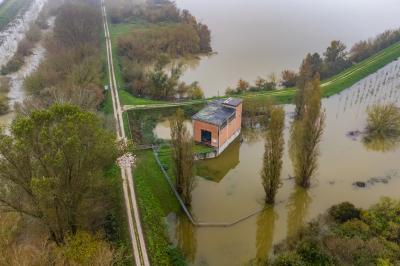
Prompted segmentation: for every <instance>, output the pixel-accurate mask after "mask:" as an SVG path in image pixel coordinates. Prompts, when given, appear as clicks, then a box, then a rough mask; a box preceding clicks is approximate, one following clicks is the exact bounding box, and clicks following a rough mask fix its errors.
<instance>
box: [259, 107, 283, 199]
mask: <svg viewBox="0 0 400 266" xmlns="http://www.w3.org/2000/svg"><path fill="white" fill-rule="evenodd" d="M284 128H285V111H284V109H283V107H276V106H274V107H271V117H270V121H269V124H268V130H267V134H266V137H265V152H264V163H263V169H262V170H261V178H262V183H263V186H264V190H265V194H266V198H265V201H266V203H269V204H274V202H275V195H276V193H277V191H278V188H279V186H280V185H281V180H280V176H281V171H282V155H283V150H284V144H285V140H284V138H283V130H284Z"/></svg>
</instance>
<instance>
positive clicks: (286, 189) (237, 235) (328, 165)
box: [155, 61, 400, 266]
mask: <svg viewBox="0 0 400 266" xmlns="http://www.w3.org/2000/svg"><path fill="white" fill-rule="evenodd" d="M377 103H395V104H396V105H397V106H400V61H395V62H393V63H391V64H389V65H388V66H386V67H384V68H383V69H381V70H379V71H378V72H377V73H375V74H373V75H371V76H369V77H367V78H365V79H364V80H362V81H360V82H358V83H357V84H355V85H354V86H352V87H351V88H349V89H347V90H345V91H343V92H342V93H340V94H338V95H335V96H333V97H331V98H328V99H324V100H323V107H324V108H325V110H326V116H327V119H326V129H325V133H324V136H323V141H322V143H321V146H320V148H321V156H320V160H319V171H318V173H317V175H316V177H315V178H314V179H313V181H312V187H311V189H309V190H308V191H304V190H302V189H299V188H297V187H296V186H295V184H294V181H293V180H291V179H288V177H289V176H290V175H292V174H293V173H292V165H291V162H290V160H289V156H288V152H287V147H286V151H285V156H284V163H283V173H282V179H284V181H283V186H282V188H281V189H280V190H279V193H278V195H277V202H278V203H277V204H276V206H275V207H274V208H273V209H268V210H266V211H264V212H261V213H259V214H257V215H255V216H253V217H251V218H250V219H247V220H246V221H244V222H242V223H239V224H237V225H235V226H232V227H228V228H194V227H193V226H191V225H190V224H189V223H188V221H187V219H185V218H184V217H182V216H179V217H178V218H177V217H176V216H175V215H174V214H171V215H170V216H169V217H168V220H169V223H170V237H171V239H172V240H173V241H174V243H176V244H178V245H179V246H180V247H181V248H182V250H183V251H184V252H185V254H186V257H187V258H188V260H189V261H190V263H191V264H192V265H216V266H217V265H244V264H246V263H249V262H250V261H251V260H254V259H255V258H258V259H260V260H262V259H265V258H266V256H267V254H269V253H270V251H271V247H272V246H273V245H274V244H276V243H278V242H280V241H282V240H283V239H284V238H285V237H286V236H287V235H290V234H293V233H295V232H296V231H297V230H298V228H299V227H300V226H302V225H303V224H305V223H306V222H307V221H309V220H310V219H313V218H315V217H317V216H318V215H319V214H321V213H323V212H325V211H326V210H327V209H328V208H329V207H330V206H332V205H333V204H337V203H340V202H343V201H350V202H352V203H354V204H356V205H357V206H360V207H368V206H370V205H371V204H374V203H376V202H377V201H378V200H379V199H380V198H381V197H382V196H388V197H393V198H399V191H400V164H399V158H400V157H399V156H400V149H399V148H398V146H391V147H389V148H388V147H386V148H385V149H384V150H385V152H382V151H381V149H379V147H378V149H376V148H377V147H375V148H374V146H372V149H371V147H369V146H365V145H364V144H363V142H362V139H361V137H359V138H357V139H355V140H354V139H352V138H349V137H348V136H347V133H348V132H349V131H353V130H363V129H364V127H365V123H366V110H367V109H368V107H369V106H371V105H373V104H377ZM285 109H286V113H287V115H286V124H287V129H286V131H285V139H286V146H287V142H288V137H289V136H288V127H289V125H290V121H291V118H290V117H291V112H292V111H293V109H294V108H293V106H292V105H286V106H285ZM157 128H158V129H157V130H155V132H156V133H157V134H158V130H159V129H160V128H162V134H163V136H168V126H167V124H166V123H164V124H159V126H158V127H157ZM263 152H264V141H263V138H262V136H261V134H260V133H257V132H251V131H249V130H246V129H244V133H243V143H240V142H239V141H237V142H235V143H234V144H232V145H231V146H230V147H229V149H227V150H226V151H225V152H224V153H223V154H222V155H221V157H219V158H217V159H213V160H207V161H204V162H202V163H201V165H200V169H201V171H200V174H201V175H203V177H197V178H196V182H197V185H196V187H195V189H194V191H193V208H192V212H193V214H194V216H195V217H196V219H197V220H198V221H202V222H231V221H233V220H235V219H237V218H239V217H242V216H245V215H247V214H249V213H251V212H253V211H256V210H259V209H262V208H263V207H264V203H263V198H264V192H263V188H262V185H261V179H260V174H259V172H260V169H261V166H262V155H263ZM374 177H382V178H385V179H386V180H387V182H388V183H387V184H385V183H375V184H374V185H369V186H367V188H365V189H360V188H356V187H354V186H353V183H354V182H356V181H363V182H366V181H368V180H369V179H371V178H374Z"/></svg>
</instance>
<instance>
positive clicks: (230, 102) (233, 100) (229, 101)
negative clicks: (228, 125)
mask: <svg viewBox="0 0 400 266" xmlns="http://www.w3.org/2000/svg"><path fill="white" fill-rule="evenodd" d="M241 103H242V99H238V98H228V99H226V100H224V102H223V104H225V105H229V106H233V107H237V106H239V105H240V104H241Z"/></svg>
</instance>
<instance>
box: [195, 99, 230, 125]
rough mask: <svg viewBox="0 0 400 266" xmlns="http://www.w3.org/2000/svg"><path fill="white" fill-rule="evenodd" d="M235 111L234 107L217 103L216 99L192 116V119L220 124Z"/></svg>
mask: <svg viewBox="0 0 400 266" xmlns="http://www.w3.org/2000/svg"><path fill="white" fill-rule="evenodd" d="M235 113H236V109H235V108H230V107H226V106H223V105H221V104H220V103H219V101H216V102H213V103H210V104H209V105H207V106H206V107H205V108H203V109H202V110H201V111H200V112H198V113H197V114H195V115H194V116H192V119H194V120H199V121H202V122H206V123H209V124H213V125H216V126H221V125H222V124H223V123H225V122H226V121H227V120H228V119H229V118H230V117H231V116H233V114H235Z"/></svg>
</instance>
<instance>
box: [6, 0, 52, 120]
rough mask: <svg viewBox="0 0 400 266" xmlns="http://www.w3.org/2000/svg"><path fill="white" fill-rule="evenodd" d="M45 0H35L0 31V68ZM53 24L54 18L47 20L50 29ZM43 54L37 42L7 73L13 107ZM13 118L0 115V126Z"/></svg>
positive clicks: (8, 115)
mask: <svg viewBox="0 0 400 266" xmlns="http://www.w3.org/2000/svg"><path fill="white" fill-rule="evenodd" d="M46 1H47V0H35V1H33V3H32V4H31V6H30V8H29V9H28V10H27V11H26V12H25V14H23V15H22V16H21V17H18V18H16V19H15V20H14V21H13V22H12V23H11V24H10V26H9V27H8V28H7V29H6V30H4V31H3V32H0V68H1V67H2V66H4V65H5V64H6V63H7V62H8V61H9V60H10V59H11V58H12V56H13V55H14V53H15V52H16V51H17V48H18V43H19V42H20V41H21V40H22V39H23V38H24V36H25V33H26V32H27V31H28V29H29V25H30V24H31V23H32V22H34V21H35V20H36V19H37V17H38V14H39V12H40V11H41V10H42V8H43V6H44V4H45V3H46ZM53 24H54V18H51V19H50V20H49V25H50V28H49V29H48V31H49V30H51V29H52V26H53ZM43 33H46V32H43ZM44 56H45V49H44V47H43V45H42V43H41V42H39V43H38V44H37V45H36V47H35V48H34V49H33V51H32V55H30V56H28V57H27V58H25V64H24V66H22V67H21V69H20V70H19V71H17V72H16V73H13V74H10V75H8V78H9V79H10V91H9V93H8V95H7V97H8V98H9V105H10V107H11V108H13V107H14V104H15V103H18V102H19V103H20V102H23V100H24V99H25V92H24V90H23V82H24V79H25V77H26V76H28V75H29V74H31V73H32V72H33V71H34V70H35V69H36V68H37V67H38V65H39V64H40V62H41V61H42V60H43V58H44ZM13 118H14V114H13V113H12V112H11V113H9V114H6V115H3V116H0V126H1V125H7V124H9V123H10V122H11V120H12V119H13Z"/></svg>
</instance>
